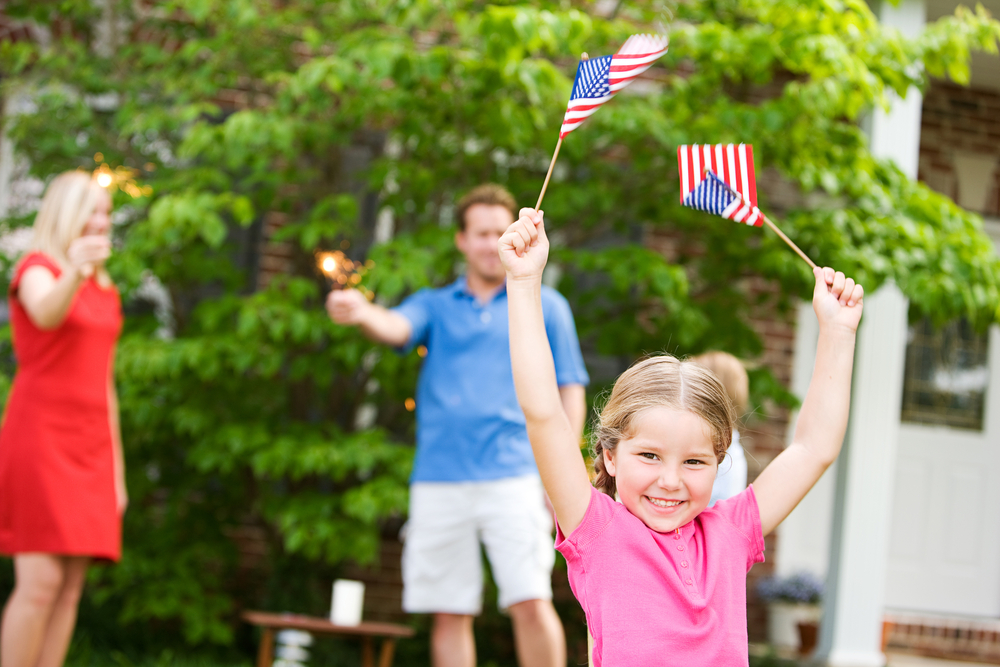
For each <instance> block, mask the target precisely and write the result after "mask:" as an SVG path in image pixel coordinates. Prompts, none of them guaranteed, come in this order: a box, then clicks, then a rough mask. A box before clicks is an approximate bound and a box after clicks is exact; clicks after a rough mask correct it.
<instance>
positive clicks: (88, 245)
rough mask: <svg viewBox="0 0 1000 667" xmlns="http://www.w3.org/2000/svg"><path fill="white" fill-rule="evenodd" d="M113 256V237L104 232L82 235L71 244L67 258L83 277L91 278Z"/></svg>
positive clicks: (67, 251)
mask: <svg viewBox="0 0 1000 667" xmlns="http://www.w3.org/2000/svg"><path fill="white" fill-rule="evenodd" d="M110 256H111V239H109V238H108V237H107V236H105V235H104V234H91V235H85V236H81V237H80V238H78V239H75V240H74V241H73V242H72V243H70V244H69V248H68V249H67V250H66V259H68V260H69V263H70V265H71V266H72V267H73V269H74V270H75V271H76V273H77V274H78V275H79V276H80V277H81V278H84V279H86V278H90V277H91V276H92V275H94V271H96V270H97V267H98V266H100V265H101V264H104V262H105V261H107V259H108V257H110Z"/></svg>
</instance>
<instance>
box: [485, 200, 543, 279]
mask: <svg viewBox="0 0 1000 667" xmlns="http://www.w3.org/2000/svg"><path fill="white" fill-rule="evenodd" d="M543 216H544V213H543V212H542V211H536V210H535V209H533V208H522V209H521V217H520V218H518V220H517V221H516V222H514V224H512V225H511V226H510V227H508V228H507V231H506V232H504V235H503V236H501V237H500V241H499V243H498V244H497V248H498V250H499V252H500V261H501V262H503V267H504V268H505V269H506V270H507V277H508V278H509V279H532V278H540V277H541V275H542V270H543V269H544V268H545V262H546V260H547V259H548V256H549V240H548V237H546V236H545V223H544V222H543V221H542V218H543Z"/></svg>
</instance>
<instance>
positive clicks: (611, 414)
mask: <svg viewBox="0 0 1000 667" xmlns="http://www.w3.org/2000/svg"><path fill="white" fill-rule="evenodd" d="M653 407H666V408H671V409H674V410H685V411H687V412H691V413H693V414H695V415H698V416H699V417H701V418H702V419H704V420H705V423H707V424H708V426H709V428H710V429H711V432H712V445H713V446H714V448H715V456H716V459H717V460H718V461H719V462H720V463H721V462H722V459H723V457H725V455H726V450H728V449H729V445H730V444H731V443H732V441H733V428H734V426H735V424H736V409H735V408H734V407H733V403H732V401H731V400H729V397H728V396H727V395H726V389H725V387H723V386H722V383H721V382H719V380H718V378H716V377H715V376H714V375H713V374H712V373H711V372H710V371H709V370H707V369H705V368H703V367H702V366H699V365H698V364H696V363H693V362H690V361H681V360H679V359H677V358H676V357H672V356H670V355H662V356H656V357H649V358H648V359H643V360H642V361H639V362H637V363H636V364H634V365H633V366H632V367H631V368H629V369H628V370H627V371H625V372H624V373H622V374H621V376H619V378H618V380H617V381H616V382H615V386H614V388H613V389H612V390H611V396H610V397H609V398H608V401H607V403H605V404H604V408H603V409H602V410H601V413H600V415H599V416H598V418H597V424H596V425H595V427H594V445H593V450H592V453H593V455H594V469H595V471H596V472H597V479H595V480H594V485H595V486H596V487H597V488H598V489H599V490H601V491H603V492H604V493H606V494H608V495H609V496H611V497H612V498H614V497H615V493H616V490H617V487H616V485H615V478H614V477H612V476H611V475H610V474H608V470H607V467H605V465H604V452H605V451H608V452H613V451H615V448H616V447H617V446H618V443H619V442H620V441H621V440H622V439H623V438H628V437H630V436H631V435H632V429H633V427H634V425H635V417H636V415H637V414H639V413H640V412H641V411H643V410H645V409H646V408H653Z"/></svg>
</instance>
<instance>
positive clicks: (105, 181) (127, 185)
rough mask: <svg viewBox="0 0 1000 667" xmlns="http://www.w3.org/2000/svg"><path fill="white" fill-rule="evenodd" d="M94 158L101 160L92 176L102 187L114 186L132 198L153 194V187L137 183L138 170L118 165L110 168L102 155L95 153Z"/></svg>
mask: <svg viewBox="0 0 1000 667" xmlns="http://www.w3.org/2000/svg"><path fill="white" fill-rule="evenodd" d="M94 160H95V161H98V162H101V166H100V167H98V168H97V169H95V170H94V178H95V179H96V180H97V184H98V185H99V186H101V187H102V188H111V187H116V188H118V189H119V190H121V191H122V192H124V193H125V194H127V195H128V196H130V197H132V198H133V199H137V198H139V197H148V196H149V195H151V194H153V188H152V187H150V186H148V185H139V184H138V183H137V182H136V180H135V177H136V174H138V173H139V172H138V171H136V170H135V169H131V168H129V167H123V166H118V167H115V168H114V169H112V168H111V167H110V166H108V164H107V163H106V162H104V161H103V160H104V155H102V154H101V153H97V154H96V155H94Z"/></svg>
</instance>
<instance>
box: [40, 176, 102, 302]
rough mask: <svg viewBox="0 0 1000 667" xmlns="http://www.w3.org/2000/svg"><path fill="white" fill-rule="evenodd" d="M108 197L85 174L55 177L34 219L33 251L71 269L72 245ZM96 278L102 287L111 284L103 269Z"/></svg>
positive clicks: (91, 177)
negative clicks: (68, 254) (104, 198)
mask: <svg viewBox="0 0 1000 667" xmlns="http://www.w3.org/2000/svg"><path fill="white" fill-rule="evenodd" d="M107 196H108V193H107V191H106V190H105V189H104V188H102V187H101V186H100V185H98V184H97V180H96V179H94V177H93V176H92V175H91V174H90V173H88V172H86V171H80V170H74V171H65V172H63V173H61V174H59V175H58V176H56V177H55V178H54V179H52V182H51V183H49V187H48V188H47V189H46V190H45V196H44V197H43V198H42V206H41V208H39V209H38V214H37V215H36V216H35V224H34V236H33V237H32V240H31V246H30V250H33V251H37V252H41V253H45V254H46V255H48V256H49V257H51V258H52V259H54V260H55V261H56V263H58V264H59V265H60V266H62V267H63V268H66V267H68V266H69V258H68V257H67V256H66V251H67V250H69V245H70V243H72V242H73V241H75V240H76V239H78V238H79V237H80V235H81V234H82V233H83V228H84V226H86V224H87V221H88V220H89V219H90V216H92V215H93V214H94V210H95V209H96V208H97V205H98V203H99V202H100V201H101V198H102V197H107ZM96 275H97V278H98V279H99V280H100V281H101V282H102V283H104V282H110V278H108V275H107V272H106V271H105V270H104V267H98V268H97V272H96Z"/></svg>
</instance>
